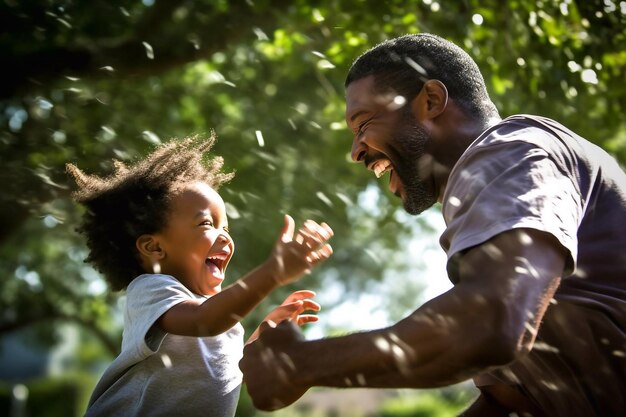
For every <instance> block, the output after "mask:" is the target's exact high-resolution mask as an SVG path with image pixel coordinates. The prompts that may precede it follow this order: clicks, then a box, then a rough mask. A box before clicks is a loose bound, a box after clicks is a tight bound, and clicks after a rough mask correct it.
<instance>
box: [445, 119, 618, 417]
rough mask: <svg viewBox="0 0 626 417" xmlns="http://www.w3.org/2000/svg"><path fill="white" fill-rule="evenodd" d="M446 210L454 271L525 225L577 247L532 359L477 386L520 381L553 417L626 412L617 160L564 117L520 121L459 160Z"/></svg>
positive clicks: (509, 122) (507, 123)
mask: <svg viewBox="0 0 626 417" xmlns="http://www.w3.org/2000/svg"><path fill="white" fill-rule="evenodd" d="M442 210H443V215H444V218H445V221H446V225H447V228H446V230H445V231H444V233H443V235H442V236H441V239H440V242H441V245H442V247H443V248H444V250H446V252H447V255H448V260H449V262H448V268H449V270H450V271H453V270H454V263H455V261H454V259H455V256H458V255H459V254H461V253H463V251H465V250H467V249H469V248H472V247H474V246H477V245H480V244H482V243H484V242H486V241H487V240H489V239H490V238H492V237H494V236H496V235H497V234H499V233H502V232H505V231H507V230H511V229H515V228H532V229H537V230H541V231H544V232H547V233H550V234H551V235H553V236H554V237H556V239H558V241H559V242H560V244H561V245H562V246H563V247H564V248H566V249H567V251H568V252H569V259H568V263H567V266H566V271H564V274H563V279H562V280H561V284H560V286H559V288H558V290H557V292H556V294H555V296H554V300H553V302H552V303H551V305H550V307H549V308H548V310H547V312H546V314H545V316H544V319H543V321H542V324H541V327H540V329H539V333H538V336H537V340H536V343H535V347H534V348H533V350H532V351H531V353H530V354H528V355H527V356H525V357H524V358H523V359H521V360H519V361H516V362H514V363H512V364H510V365H509V366H506V367H503V368H501V369H498V370H496V371H494V372H490V373H489V374H486V375H483V376H481V377H479V378H476V379H475V382H476V385H477V386H479V387H480V386H481V385H490V384H494V383H504V384H507V385H515V386H517V387H518V388H519V389H520V390H521V391H522V392H523V393H524V394H525V395H527V396H528V397H529V398H531V400H532V401H534V402H535V403H536V404H537V405H539V406H540V407H541V408H542V409H543V410H545V411H546V413H547V415H550V416H568V417H575V416H581V417H582V416H617V415H626V174H625V173H624V171H623V170H622V169H621V168H620V167H619V165H618V164H617V163H616V161H615V160H614V159H613V158H612V157H610V156H609V155H608V154H607V153H606V152H605V151H603V150H602V149H600V148H599V147H597V146H596V145H594V144H592V143H590V142H588V141H586V140H585V139H583V138H581V137H580V136H578V135H576V134H575V133H573V132H571V131H570V130H568V129H567V128H565V127H564V126H562V125H561V124H559V123H557V122H555V121H553V120H550V119H546V118H542V117H537V116H527V115H518V116H512V117H509V118H507V119H505V120H504V121H502V122H501V123H499V124H498V125H496V126H494V127H492V128H490V129H488V130H487V131H486V132H484V133H483V134H482V135H481V136H480V137H479V138H478V139H476V141H474V143H473V144H472V145H471V146H470V147H469V148H468V150H467V151H466V152H465V153H464V154H463V155H462V157H461V158H460V159H459V161H458V163H457V164H456V165H455V167H454V169H453V171H452V172H451V174H450V178H449V182H448V187H447V189H446V192H445V195H444V197H443V206H442ZM450 275H451V279H452V280H453V281H454V279H455V278H454V273H451V274H450Z"/></svg>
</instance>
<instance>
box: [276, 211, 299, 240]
mask: <svg viewBox="0 0 626 417" xmlns="http://www.w3.org/2000/svg"><path fill="white" fill-rule="evenodd" d="M295 228H296V225H295V222H294V220H293V217H291V216H290V215H288V214H285V224H284V225H283V230H282V231H281V234H280V240H281V241H282V242H291V240H292V239H293V232H294V230H295Z"/></svg>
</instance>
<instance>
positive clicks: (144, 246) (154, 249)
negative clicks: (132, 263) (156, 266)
mask: <svg viewBox="0 0 626 417" xmlns="http://www.w3.org/2000/svg"><path fill="white" fill-rule="evenodd" d="M135 246H136V247H137V250H138V251H139V254H140V255H142V256H143V257H146V258H148V259H150V260H152V261H156V260H159V259H163V257H164V256H165V252H164V251H163V248H161V245H160V244H159V240H158V239H157V238H156V237H155V236H154V235H141V236H139V237H138V238H137V240H136V241H135Z"/></svg>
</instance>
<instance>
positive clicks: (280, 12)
mask: <svg viewBox="0 0 626 417" xmlns="http://www.w3.org/2000/svg"><path fill="white" fill-rule="evenodd" d="M620 7H621V6H619V5H617V4H614V3H613V2H612V1H603V2H600V1H597V2H583V1H571V0H570V1H563V2H561V3H556V2H536V1H522V0H518V1H509V2H499V1H495V0H485V1H478V0H465V1H461V2H458V1H450V0H445V1H440V2H436V1H433V0H429V1H426V0H423V1H418V0H413V1H396V0H388V1H384V2H382V1H363V0H346V1H338V0H334V1H333V0H326V1H323V0H319V1H315V2H310V1H304V0H298V1H295V2H287V1H271V2H270V1H269V0H264V1H226V0H221V1H212V0H204V1H190V0H176V1H174V0H171V1H163V0H160V1H156V2H152V1H148V0H145V1H144V2H143V3H139V2H136V1H129V0H120V1H118V2H116V4H112V3H111V2H106V1H101V0H94V1H91V2H73V1H70V0H64V1H61V0H33V1H29V2H16V1H6V2H4V3H2V5H1V6H0V23H1V24H2V27H3V28H4V31H3V32H2V34H1V35H0V50H2V51H3V52H2V54H3V57H4V58H5V59H4V62H5V63H6V62H10V63H11V65H5V69H6V70H7V72H5V75H4V76H3V83H2V86H1V87H0V107H1V110H2V111H1V112H0V122H1V123H2V130H1V131H0V147H1V151H0V155H2V157H1V158H2V162H3V167H4V170H3V171H2V172H1V173H0V181H1V183H2V184H3V186H4V189H3V193H2V195H1V196H0V253H1V255H0V257H1V259H3V262H2V265H0V273H1V274H2V276H3V277H6V278H4V279H3V280H2V282H1V283H0V286H1V287H2V288H1V289H0V294H1V295H0V305H1V306H2V311H3V313H2V315H1V317H0V334H2V333H5V332H8V331H14V330H15V329H19V328H22V327H24V326H30V325H32V324H33V323H47V322H49V321H50V320H69V321H72V322H75V323H78V324H80V325H82V326H84V327H85V328H86V329H89V330H90V331H91V332H93V333H94V334H95V335H97V336H98V337H99V338H100V340H101V341H102V342H103V344H104V345H105V346H108V347H109V350H110V351H111V352H112V353H114V352H115V351H116V349H117V348H116V346H118V343H117V342H118V338H119V328H118V327H113V328H111V326H110V317H111V316H110V315H111V309H115V300H116V297H115V296H114V295H110V294H108V293H107V292H106V291H103V290H104V288H103V287H102V285H101V280H100V277H99V276H98V274H97V273H96V272H95V271H93V270H92V269H91V268H90V267H89V266H87V265H84V264H83V263H82V259H84V256H85V248H84V246H83V243H82V242H81V240H80V238H79V237H78V236H77V235H76V234H75V233H74V232H73V229H74V228H75V227H76V225H77V224H78V215H79V210H78V209H77V207H76V206H75V205H73V204H72V203H71V202H70V200H69V192H70V191H71V189H70V187H69V186H68V182H67V177H66V175H65V174H64V163H65V162H75V163H77V164H78V166H79V167H80V168H83V169H85V170H88V171H90V172H98V173H105V172H107V171H108V170H109V169H110V167H111V159H112V158H118V159H123V160H132V159H134V158H136V157H138V156H139V155H141V154H143V153H145V152H146V151H147V150H148V149H149V148H150V147H151V146H152V145H153V144H154V143H155V142H158V141H161V140H166V139H168V138H171V137H182V136H186V135H190V134H194V133H199V134H207V133H208V132H210V131H211V130H215V131H216V132H217V135H218V138H219V139H218V143H217V145H216V148H215V152H216V154H220V155H223V156H224V158H225V160H226V165H227V168H228V169H230V170H235V171H236V172H237V176H236V178H235V180H234V181H233V182H232V183H231V184H229V185H227V186H225V187H224V188H223V192H224V197H225V200H226V201H227V202H228V204H229V206H228V208H229V215H230V217H231V219H232V226H233V229H234V230H233V235H234V238H235V240H236V242H237V254H236V255H235V258H234V260H233V262H232V264H231V267H230V268H231V269H230V271H229V276H230V277H235V276H237V275H239V274H240V273H242V272H244V271H246V270H248V269H250V268H251V267H252V266H254V265H255V264H257V263H259V262H260V261H261V260H262V259H263V258H264V257H265V256H267V254H268V253H269V251H270V245H271V243H272V242H273V240H274V238H275V237H276V235H277V233H278V230H279V227H280V218H281V216H282V213H283V212H289V213H291V214H293V215H294V216H295V217H296V219H297V221H302V220H303V219H305V218H307V217H313V218H315V219H317V220H326V221H328V222H329V223H330V224H331V225H332V226H333V228H334V229H335V231H336V237H335V238H334V239H333V246H334V247H335V248H336V253H335V256H334V257H333V260H332V261H331V262H329V263H328V264H327V265H326V266H325V267H323V268H322V269H320V271H316V272H315V273H314V274H313V275H312V276H311V277H310V278H307V280H306V284H305V285H306V286H307V287H311V288H315V287H319V286H321V285H322V284H323V282H324V279H325V277H329V276H331V277H338V278H337V279H340V280H342V282H343V283H345V285H346V287H347V288H351V289H359V288H363V287H364V285H365V284H366V283H367V282H368V281H372V280H376V279H379V278H380V277H382V276H383V275H384V274H383V271H385V270H387V274H389V270H397V271H399V272H398V274H401V271H402V270H404V268H405V267H407V265H406V264H405V263H404V262H408V260H405V261H402V259H398V262H397V264H394V265H389V264H387V263H385V262H384V261H379V262H376V261H374V260H373V258H372V257H371V256H368V254H367V252H365V251H364V250H363V249H364V247H366V248H369V249H370V253H372V252H376V253H378V254H379V255H380V256H378V259H379V260H384V259H388V256H386V255H388V254H392V253H394V252H396V251H399V250H402V248H401V245H402V242H404V241H405V240H406V239H407V238H408V236H409V235H410V234H411V233H412V232H411V229H410V227H409V225H408V224H406V223H402V222H399V221H398V220H397V216H396V211H397V210H398V209H399V207H398V205H397V201H396V200H394V199H388V198H387V197H388V196H387V194H386V191H382V198H380V199H379V200H378V203H377V207H376V210H374V211H371V210H370V211H366V210H363V209H362V208H361V207H359V206H358V205H357V204H356V201H357V199H358V196H359V193H360V192H361V191H362V190H363V189H364V187H365V186H366V185H367V184H370V183H374V182H375V179H373V177H372V176H366V174H365V173H364V171H363V170H362V169H361V168H360V167H356V166H352V165H350V164H348V163H346V158H347V154H348V152H349V142H350V139H351V137H350V134H349V133H348V132H347V130H346V129H345V123H344V122H343V79H344V76H345V74H346V72H347V69H348V67H349V65H350V63H351V61H352V60H353V59H354V58H356V56H358V54H360V53H361V52H363V51H364V50H365V49H366V48H368V47H370V46H373V45H374V44H375V43H377V42H379V41H381V40H383V39H386V38H388V37H392V36H397V35H400V34H404V33H407V32H422V31H425V32H433V33H437V34H439V35H441V36H444V37H446V38H449V39H450V40H452V41H454V42H456V43H458V44H459V45H461V46H463V47H465V48H466V49H467V50H468V51H469V52H470V53H471V54H472V55H473V56H474V57H475V58H476V60H477V62H478V63H479V65H480V66H481V68H482V69H483V72H484V74H485V77H486V80H487V83H488V87H489V89H490V92H491V93H492V96H493V98H494V100H495V101H496V104H497V105H498V106H499V108H500V109H501V113H502V114H503V115H507V114H511V113H518V112H525V113H539V114H544V115H547V116H550V117H554V118H556V119H558V120H561V121H563V122H565V123H566V124H568V125H569V126H570V127H571V128H573V129H574V130H576V131H578V132H580V133H582V134H583V135H586V136H587V137H589V138H590V139H591V140H593V141H595V142H596V143H598V144H600V145H601V146H603V147H605V148H606V149H607V150H609V151H610V152H612V153H613V154H614V155H616V157H618V159H619V160H620V161H626V143H625V140H624V132H625V131H626V126H625V122H624V118H623V117H621V115H622V114H623V112H624V109H625V108H626V103H625V94H624V92H625V88H626V87H624V85H623V73H624V66H625V65H626V53H625V52H624V50H626V48H624V46H626V45H625V44H626V29H625V28H626V25H625V24H624V23H625V20H626V11H625V10H624V8H623V7H621V8H620ZM579 115H584V117H580V116H579ZM424 227H427V225H424ZM397 258H399V257H396V258H395V259H397ZM331 270H332V272H333V273H332V274H329V273H328V272H329V271H331ZM326 279H328V278H326ZM280 296H281V294H279V295H278V297H277V298H279V297H280ZM253 319H256V318H253ZM53 330H54V326H43V327H42V336H48V337H51V336H53V334H54V332H53ZM46 340H47V339H46ZM50 340H53V339H50Z"/></svg>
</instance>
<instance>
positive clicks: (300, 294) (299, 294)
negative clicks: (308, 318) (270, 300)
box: [281, 290, 315, 305]
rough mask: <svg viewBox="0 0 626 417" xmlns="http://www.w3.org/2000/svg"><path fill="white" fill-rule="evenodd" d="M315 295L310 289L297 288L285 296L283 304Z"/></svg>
mask: <svg viewBox="0 0 626 417" xmlns="http://www.w3.org/2000/svg"><path fill="white" fill-rule="evenodd" d="M313 297H315V291H311V290H298V291H294V292H292V293H291V294H289V296H288V297H287V298H285V301H283V303H282V304H281V305H283V304H288V303H292V302H294V301H298V300H304V299H305V298H313Z"/></svg>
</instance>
